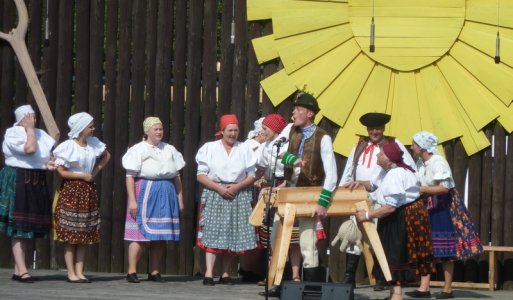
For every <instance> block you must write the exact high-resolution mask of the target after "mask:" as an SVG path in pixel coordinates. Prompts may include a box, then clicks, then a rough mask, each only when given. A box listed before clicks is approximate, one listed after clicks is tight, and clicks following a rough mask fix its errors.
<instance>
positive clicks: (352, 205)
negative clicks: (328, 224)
mask: <svg viewBox="0 0 513 300" xmlns="http://www.w3.org/2000/svg"><path fill="white" fill-rule="evenodd" d="M321 189H322V187H320V186H319V187H294V188H280V189H276V190H275V192H274V195H272V196H271V203H273V206H274V207H277V208H278V215H279V217H280V223H279V225H278V229H277V230H278V231H277V234H276V240H275V243H274V249H273V255H272V258H271V262H270V266H269V277H268V278H267V284H268V286H269V287H271V286H272V285H273V284H274V285H279V284H280V283H281V281H282V278H283V269H284V267H285V262H286V259H287V254H288V249H289V245H290V237H291V235H292V226H293V225H294V219H295V217H310V216H311V214H312V211H313V209H314V207H315V205H316V204H317V199H318V197H319V194H320V192H321ZM367 195H368V194H367V192H366V191H365V190H363V189H362V190H353V191H351V190H349V189H345V188H338V189H337V190H335V191H334V192H333V198H332V201H331V205H330V206H329V208H328V216H350V215H353V214H354V213H355V212H356V211H357V210H365V211H368V210H369V209H370V206H369V202H368V196H367ZM266 197H267V195H265V196H263V195H261V196H260V199H259V201H258V203H257V206H256V207H255V209H254V211H253V214H252V215H251V216H250V223H251V224H252V225H255V226H258V225H260V224H261V223H262V219H263V208H264V207H265V201H266V199H265V198H266ZM257 210H260V211H261V212H260V211H257ZM358 226H359V227H360V230H362V233H363V236H364V244H367V245H370V246H371V247H372V249H373V251H374V254H375V255H376V258H377V260H378V263H379V265H380V267H381V270H383V274H384V275H385V279H386V280H387V281H390V280H392V275H391V273H390V269H389V267H388V263H387V260H386V257H385V252H384V250H383V246H382V245H381V241H380V239H379V236H378V232H377V230H376V224H375V223H374V222H372V221H365V222H361V223H359V224H358ZM364 251H367V252H368V251H369V247H364ZM367 256H369V257H371V255H370V253H366V257H367ZM371 260H372V259H371Z"/></svg>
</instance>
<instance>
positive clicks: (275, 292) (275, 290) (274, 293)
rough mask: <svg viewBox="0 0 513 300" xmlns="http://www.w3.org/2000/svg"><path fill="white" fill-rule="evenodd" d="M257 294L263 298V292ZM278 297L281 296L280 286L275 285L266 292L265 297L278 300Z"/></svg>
mask: <svg viewBox="0 0 513 300" xmlns="http://www.w3.org/2000/svg"><path fill="white" fill-rule="evenodd" d="M258 294H259V295H260V296H262V297H265V291H264V292H259V293H258ZM280 296H281V286H279V285H275V286H273V287H272V288H270V289H269V290H267V297H272V298H280Z"/></svg>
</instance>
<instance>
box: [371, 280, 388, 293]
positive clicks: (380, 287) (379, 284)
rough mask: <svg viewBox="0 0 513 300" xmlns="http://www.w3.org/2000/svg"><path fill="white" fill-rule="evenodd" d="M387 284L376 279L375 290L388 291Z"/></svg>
mask: <svg viewBox="0 0 513 300" xmlns="http://www.w3.org/2000/svg"><path fill="white" fill-rule="evenodd" d="M387 290H388V288H387V285H386V284H385V283H384V282H382V281H376V285H375V286H374V291H375V292H381V291H387Z"/></svg>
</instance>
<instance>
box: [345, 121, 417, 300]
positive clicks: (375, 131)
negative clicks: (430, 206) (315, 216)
mask: <svg viewBox="0 0 513 300" xmlns="http://www.w3.org/2000/svg"><path fill="white" fill-rule="evenodd" d="M389 121H390V115H387V114H384V113H376V112H373V113H367V114H364V115H363V116H361V117H360V123H361V124H362V125H363V126H365V127H367V133H368V136H367V137H365V138H361V139H360V141H359V142H358V143H357V144H356V146H354V148H353V150H352V151H351V154H350V155H349V157H348V158H347V163H346V166H345V168H344V173H343V174H342V178H341V179H340V184H339V185H340V186H344V187H348V186H349V185H350V184H351V182H355V181H370V182H375V179H376V178H378V176H379V175H380V173H381V172H382V171H383V169H382V168H381V167H380V166H379V165H378V164H377V155H378V153H380V152H381V147H383V146H384V145H386V144H389V143H393V142H395V143H397V145H398V146H399V147H400V148H401V150H402V151H403V153H404V162H405V163H406V164H407V165H408V166H410V167H412V168H413V169H415V162H414V161H413V158H412V157H411V155H410V154H409V152H408V151H407V150H406V148H405V147H404V145H403V144H402V143H401V142H400V141H399V140H398V139H395V138H393V137H388V136H385V135H384V134H383V133H384V132H385V125H386V124H387V123H388V122H389ZM351 220H353V221H354V222H356V220H355V218H354V217H351ZM361 253H362V249H360V248H359V247H358V246H356V245H354V247H352V248H351V247H348V248H347V250H346V271H345V274H344V281H343V282H344V283H349V284H352V285H353V287H354V286H355V284H356V269H357V268H358V262H359V260H360V255H361ZM374 290H375V291H382V290H385V282H384V279H383V278H377V283H376V286H375V287H374Z"/></svg>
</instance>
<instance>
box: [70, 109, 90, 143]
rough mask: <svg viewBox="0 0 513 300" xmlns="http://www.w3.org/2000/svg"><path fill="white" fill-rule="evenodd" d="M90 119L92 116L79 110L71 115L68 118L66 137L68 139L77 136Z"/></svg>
mask: <svg viewBox="0 0 513 300" xmlns="http://www.w3.org/2000/svg"><path fill="white" fill-rule="evenodd" d="M92 121H93V117H92V116H91V115H90V114H88V113H86V112H79V113H76V114H74V115H72V116H71V117H69V119H68V126H69V128H70V130H69V132H68V137H69V138H70V139H74V138H77V137H78V136H79V135H80V133H81V132H82V131H84V129H86V127H87V125H89V124H91V122H92Z"/></svg>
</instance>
